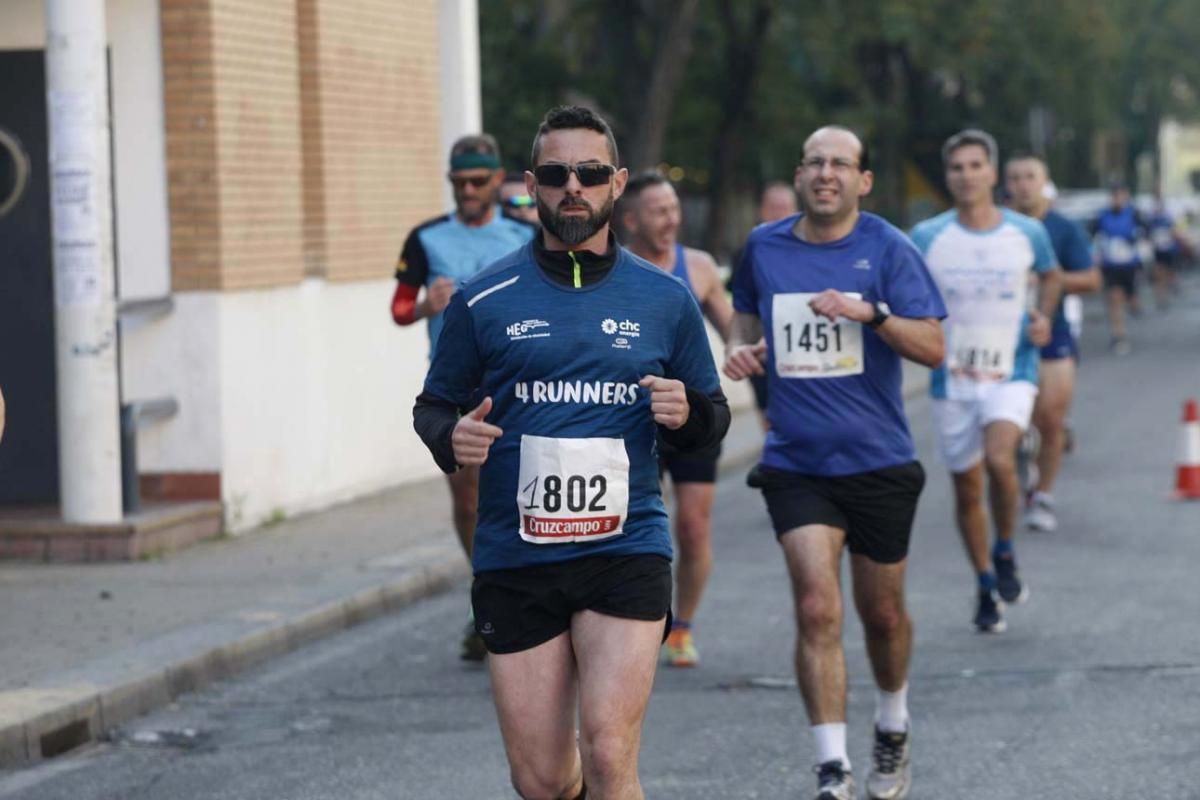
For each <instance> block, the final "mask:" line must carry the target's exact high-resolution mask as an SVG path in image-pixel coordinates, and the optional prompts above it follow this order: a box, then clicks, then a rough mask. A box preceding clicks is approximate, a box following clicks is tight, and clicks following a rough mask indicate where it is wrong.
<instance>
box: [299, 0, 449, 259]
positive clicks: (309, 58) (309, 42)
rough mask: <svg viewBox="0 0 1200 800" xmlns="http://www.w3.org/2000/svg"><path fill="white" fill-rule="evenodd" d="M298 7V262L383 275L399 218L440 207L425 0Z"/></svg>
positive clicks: (434, 58)
mask: <svg viewBox="0 0 1200 800" xmlns="http://www.w3.org/2000/svg"><path fill="white" fill-rule="evenodd" d="M299 7H300V12H299V20H300V40H301V41H300V51H301V53H302V54H304V55H305V56H306V58H305V63H304V64H303V65H302V66H301V87H302V91H301V95H302V97H303V100H304V107H303V114H302V116H303V130H304V137H305V138H304V152H305V185H304V192H305V195H304V200H305V202H304V210H305V258H306V261H307V264H308V268H309V270H310V272H315V273H323V274H325V275H327V276H328V277H329V278H331V279H338V280H354V279H365V278H378V277H383V276H387V275H390V274H391V272H392V270H393V268H394V267H395V261H396V255H397V253H398V252H399V249H400V244H401V242H402V241H403V238H404V236H405V234H406V233H407V231H408V229H409V228H411V227H413V226H414V225H415V224H417V223H418V222H420V221H422V220H423V219H425V218H428V217H430V216H433V215H435V214H437V213H438V212H440V211H441V210H442V196H441V191H442V186H441V184H442V180H443V178H442V174H443V173H444V170H445V165H444V162H445V153H441V152H439V151H440V144H439V141H440V116H441V113H440V105H439V100H438V70H439V64H438V30H437V4H436V3H433V2H428V0H299ZM309 54H311V55H309Z"/></svg>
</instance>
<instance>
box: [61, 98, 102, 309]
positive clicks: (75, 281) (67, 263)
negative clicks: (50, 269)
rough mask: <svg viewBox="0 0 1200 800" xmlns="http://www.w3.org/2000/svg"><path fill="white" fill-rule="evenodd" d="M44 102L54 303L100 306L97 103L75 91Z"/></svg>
mask: <svg viewBox="0 0 1200 800" xmlns="http://www.w3.org/2000/svg"><path fill="white" fill-rule="evenodd" d="M48 100H49V107H50V130H51V135H50V138H51V142H52V152H51V158H50V164H51V173H52V174H51V181H50V186H51V197H50V203H51V206H52V213H51V216H52V218H53V220H54V271H55V275H54V287H55V292H54V294H55V303H56V305H57V306H58V307H60V308H62V307H66V306H94V305H99V303H100V300H101V297H102V294H101V291H102V285H101V280H100V276H101V267H102V264H101V261H102V259H101V253H100V221H99V217H98V215H97V209H96V205H95V199H96V196H97V192H96V171H95V163H96V138H97V135H96V134H97V131H96V107H95V101H94V100H93V98H92V95H91V94H90V93H88V92H79V91H51V92H49V93H48Z"/></svg>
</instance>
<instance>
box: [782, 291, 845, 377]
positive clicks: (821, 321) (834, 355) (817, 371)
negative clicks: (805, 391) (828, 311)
mask: <svg viewBox="0 0 1200 800" xmlns="http://www.w3.org/2000/svg"><path fill="white" fill-rule="evenodd" d="M845 294H846V296H847V297H853V298H855V299H859V298H861V297H862V295H860V294H858V293H857V292H846V293H845ZM814 297H816V294H815V293H812V292H792V293H789V294H777V295H775V296H774V298H772V303H771V333H772V337H773V338H772V342H773V343H774V354H775V372H776V373H777V374H778V375H779V377H781V378H840V377H842V376H844V375H860V374H862V371H863V343H862V323H859V322H853V321H851V320H848V319H839V320H838V321H837V322H830V321H829V320H828V319H826V318H825V317H820V316H817V315H816V314H814V313H813V310H812V309H811V308H809V307H808V301H810V300H812V299H813V298H814Z"/></svg>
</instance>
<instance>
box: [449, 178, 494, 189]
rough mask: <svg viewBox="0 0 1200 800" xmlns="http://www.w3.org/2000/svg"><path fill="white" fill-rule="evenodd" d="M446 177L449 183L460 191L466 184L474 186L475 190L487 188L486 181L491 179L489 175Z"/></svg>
mask: <svg viewBox="0 0 1200 800" xmlns="http://www.w3.org/2000/svg"><path fill="white" fill-rule="evenodd" d="M448 177H449V178H450V182H451V183H452V184H454V188H455V189H462V188H463V187H465V186H466V185H467V184H468V183H469V184H471V185H472V186H474V187H475V188H476V189H482V188H483V187H485V186H487V185H488V181H490V180H491V179H492V176H491V175H470V176H463V175H450V176H448Z"/></svg>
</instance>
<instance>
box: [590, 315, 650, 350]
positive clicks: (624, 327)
mask: <svg viewBox="0 0 1200 800" xmlns="http://www.w3.org/2000/svg"><path fill="white" fill-rule="evenodd" d="M600 330H602V331H604V332H605V333H607V334H608V335H609V336H613V335H617V334H619V335H617V338H616V339H614V340H613V345H612V346H613V347H614V348H615V349H617V350H632V349H633V345H631V344H630V343H629V340H630V339H633V338H637V337H638V336H641V335H642V326H641V324H639V323H637V322H634V321H633V320H630V319H627V320H622V321H621V322H617V321H616V320H615V319H613V318H612V317H609V318H608V319H606V320H604V321H603V322H601V323H600Z"/></svg>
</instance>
